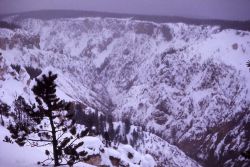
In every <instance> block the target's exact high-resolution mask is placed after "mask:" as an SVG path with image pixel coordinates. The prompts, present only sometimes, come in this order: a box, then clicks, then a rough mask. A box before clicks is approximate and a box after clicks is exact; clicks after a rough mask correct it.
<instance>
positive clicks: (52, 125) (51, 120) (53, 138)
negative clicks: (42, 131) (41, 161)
mask: <svg viewBox="0 0 250 167" xmlns="http://www.w3.org/2000/svg"><path fill="white" fill-rule="evenodd" d="M49 120H50V126H51V133H52V145H53V155H54V162H55V166H59V165H60V163H59V158H58V150H57V145H58V142H57V139H56V130H55V126H54V123H53V119H52V111H51V115H50V117H49Z"/></svg>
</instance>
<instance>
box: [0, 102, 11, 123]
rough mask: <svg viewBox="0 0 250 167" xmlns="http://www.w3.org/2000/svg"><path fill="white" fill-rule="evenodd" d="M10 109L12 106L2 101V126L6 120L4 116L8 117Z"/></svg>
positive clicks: (0, 107)
mask: <svg viewBox="0 0 250 167" xmlns="http://www.w3.org/2000/svg"><path fill="white" fill-rule="evenodd" d="M9 110H10V107H9V106H8V105H7V104H5V103H1V102H0V116H1V117H0V123H1V125H2V126H4V120H3V116H6V117H8V116H9Z"/></svg>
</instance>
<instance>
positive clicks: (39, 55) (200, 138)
mask: <svg viewBox="0 0 250 167" xmlns="http://www.w3.org/2000/svg"><path fill="white" fill-rule="evenodd" d="M16 23H17V24H18V25H20V26H21V29H18V30H6V29H0V48H1V52H2V53H3V55H4V59H5V60H6V62H7V63H8V64H20V65H23V66H25V65H32V66H34V67H38V68H41V69H45V71H46V70H48V69H53V70H56V72H57V73H59V78H60V82H59V88H60V91H61V92H62V93H63V94H65V95H67V97H68V98H72V99H74V100H78V101H82V102H84V103H86V104H88V105H89V106H91V107H93V108H97V109H99V110H102V111H105V112H112V114H113V115H114V116H115V117H116V118H117V120H119V119H121V118H122V117H124V116H126V117H129V118H130V119H131V120H132V122H133V124H135V125H140V126H145V127H146V129H148V131H149V130H150V131H151V132H153V133H154V134H156V135H158V136H160V137H161V140H165V142H169V143H171V144H174V145H176V146H178V147H179V148H180V149H182V150H183V151H184V152H185V153H186V154H187V155H189V156H190V157H191V158H193V159H195V160H196V161H198V162H199V163H200V164H201V165H204V166H216V165H218V166H239V165H240V166H244V165H245V166H246V165H249V161H247V160H245V159H244V158H243V157H241V156H240V153H241V152H242V151H244V150H247V149H249V148H250V144H249V141H250V134H249V133H250V132H249V106H250V103H249V102H250V94H249V81H250V74H249V72H248V69H247V68H246V67H245V62H246V61H247V60H248V59H249V58H250V33H249V32H246V31H237V30H230V29H227V30H221V29H220V28H219V27H211V26H193V25H186V24H182V23H175V24H171V23H166V24H157V23H153V22H146V21H136V20H131V19H115V18H91V17H89V18H72V19H54V20H47V21H44V20H39V19H24V20H19V21H17V22H16ZM4 41H8V42H4ZM142 147H143V146H142ZM155 149H157V148H155ZM148 151H149V152H150V151H151V152H152V153H154V154H155V152H157V151H159V152H160V153H157V154H158V157H159V155H161V156H162V157H164V156H168V155H166V153H165V151H164V149H157V150H153V149H151V148H148ZM158 160H159V164H163V165H164V164H166V165H167V164H168V163H167V162H166V161H167V160H166V159H164V158H159V159H158ZM177 166H178V165H177Z"/></svg>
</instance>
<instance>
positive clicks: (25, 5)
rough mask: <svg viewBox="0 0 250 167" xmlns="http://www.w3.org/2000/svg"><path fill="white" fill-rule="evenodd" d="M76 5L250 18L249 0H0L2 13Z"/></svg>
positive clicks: (86, 8) (80, 7)
mask: <svg viewBox="0 0 250 167" xmlns="http://www.w3.org/2000/svg"><path fill="white" fill-rule="evenodd" d="M42 9H74V10H92V11H108V12H115V13H117V12H119V13H132V14H133V13H136V14H148V15H174V16H185V17H195V18H216V19H230V20H250V0H0V13H1V14H2V13H13V12H24V11H31V10H42Z"/></svg>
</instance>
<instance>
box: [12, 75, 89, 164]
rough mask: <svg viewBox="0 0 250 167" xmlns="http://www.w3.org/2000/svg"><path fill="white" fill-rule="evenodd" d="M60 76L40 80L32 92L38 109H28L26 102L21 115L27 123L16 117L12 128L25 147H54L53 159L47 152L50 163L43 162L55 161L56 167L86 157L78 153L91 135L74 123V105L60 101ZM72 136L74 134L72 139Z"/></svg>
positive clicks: (15, 138)
mask: <svg viewBox="0 0 250 167" xmlns="http://www.w3.org/2000/svg"><path fill="white" fill-rule="evenodd" d="M56 78H57V75H54V74H52V72H49V74H48V76H46V75H43V76H42V78H41V79H36V81H37V84H36V85H35V86H34V87H33V89H32V91H33V92H34V94H35V96H36V101H37V104H38V105H37V106H36V105H33V106H30V105H28V104H27V103H26V102H25V100H24V99H23V98H20V99H19V101H18V103H17V104H18V112H24V114H23V115H24V116H25V115H26V117H27V118H28V119H26V121H25V122H26V123H24V122H22V121H23V119H22V121H16V120H18V119H20V118H21V117H13V118H14V120H15V123H14V122H13V123H12V124H10V125H9V127H8V129H9V131H10V132H11V137H12V139H14V140H15V142H16V143H17V144H19V145H20V146H23V145H24V144H25V143H26V142H28V143H30V144H32V145H33V146H45V145H52V148H53V152H52V154H53V155H52V156H51V155H50V152H49V151H48V150H46V152H45V154H46V155H47V156H48V159H46V160H45V161H43V162H42V164H43V165H45V163H46V162H48V161H49V160H50V161H54V165H55V166H59V165H62V164H65V163H67V164H68V165H70V166H72V165H73V164H75V163H77V162H79V161H80V160H82V158H83V157H84V156H86V152H85V151H78V150H79V149H78V148H79V147H81V146H82V145H83V142H79V139H80V138H81V137H83V136H85V135H86V134H87V131H81V132H78V131H77V129H76V126H75V121H73V119H72V118H73V113H72V112H70V110H69V108H70V103H66V102H65V101H63V100H60V99H59V98H58V97H57V96H56V86H57V85H56V84H55V80H56ZM69 134H71V135H70V136H69Z"/></svg>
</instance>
